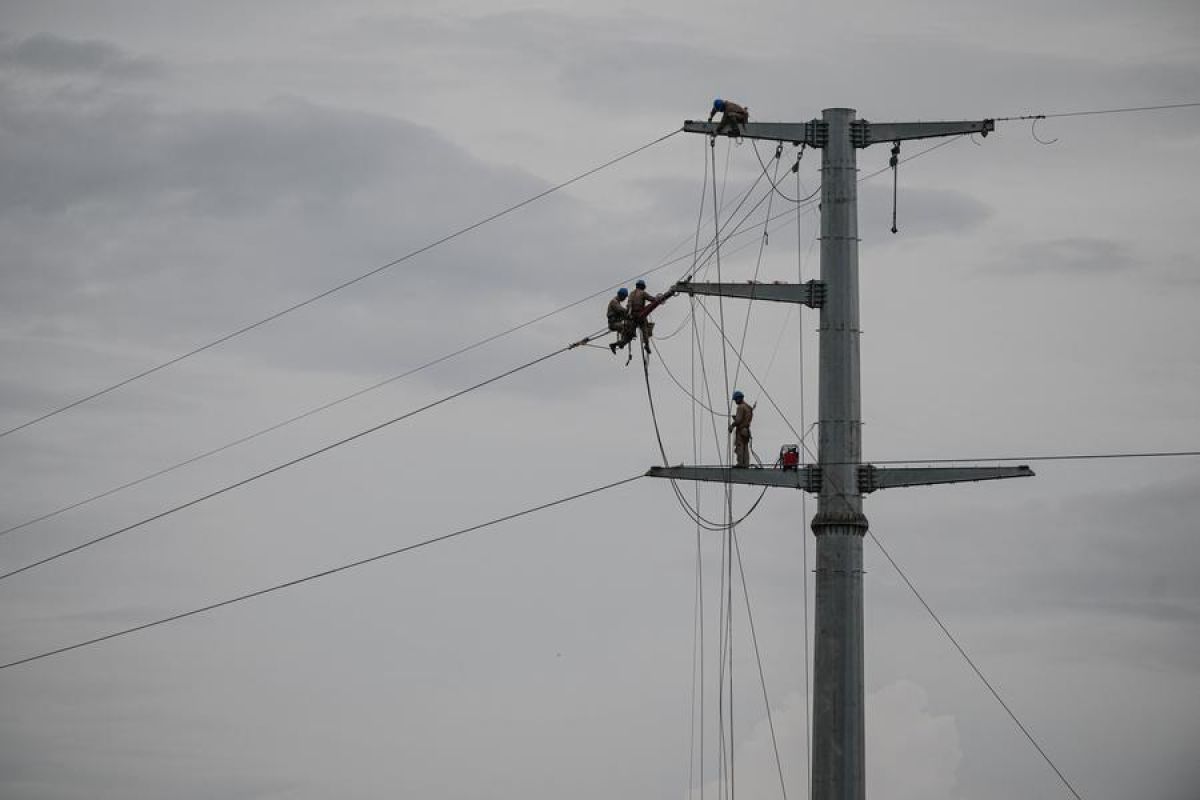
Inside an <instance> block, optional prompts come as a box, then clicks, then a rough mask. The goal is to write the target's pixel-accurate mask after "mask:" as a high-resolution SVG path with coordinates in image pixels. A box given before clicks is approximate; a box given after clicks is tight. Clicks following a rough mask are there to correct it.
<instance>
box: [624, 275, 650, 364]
mask: <svg viewBox="0 0 1200 800" xmlns="http://www.w3.org/2000/svg"><path fill="white" fill-rule="evenodd" d="M654 299H655V298H654V296H653V295H652V294H650V293H649V292H647V291H646V282H645V281H644V280H641V279H639V280H638V282H637V283H636V284H634V288H633V291H632V292H630V293H629V316H631V317H632V318H633V324H634V326H635V327H636V329H637V330H638V332H640V333H641V334H642V346H643V347H644V348H646V352H647V353H649V352H650V337H651V336H652V335H653V334H654V323H653V322H650V321H649V320H648V319H646V312H647V311H648V309H647V306H648V305H649V304H650V302H651V301H652V300H654ZM630 338H632V337H630Z"/></svg>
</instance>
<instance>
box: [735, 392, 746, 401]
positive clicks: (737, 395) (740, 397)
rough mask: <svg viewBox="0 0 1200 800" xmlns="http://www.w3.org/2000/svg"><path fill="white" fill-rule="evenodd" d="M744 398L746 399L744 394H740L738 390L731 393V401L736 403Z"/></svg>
mask: <svg viewBox="0 0 1200 800" xmlns="http://www.w3.org/2000/svg"><path fill="white" fill-rule="evenodd" d="M745 399H746V395H744V394H742V393H741V392H740V391H737V392H734V393H733V402H735V403H737V402H740V401H742V400H745Z"/></svg>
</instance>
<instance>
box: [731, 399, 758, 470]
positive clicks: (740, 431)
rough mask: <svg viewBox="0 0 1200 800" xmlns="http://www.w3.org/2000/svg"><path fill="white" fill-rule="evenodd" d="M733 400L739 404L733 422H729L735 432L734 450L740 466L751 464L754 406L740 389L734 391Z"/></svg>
mask: <svg viewBox="0 0 1200 800" xmlns="http://www.w3.org/2000/svg"><path fill="white" fill-rule="evenodd" d="M733 402H734V405H736V406H737V411H736V412H734V415H733V422H731V423H729V432H730V433H732V434H734V439H733V452H734V454H735V455H736V456H737V464H736V466H739V467H748V466H750V422H751V420H753V419H754V407H753V406H752V405H750V404H749V403H747V402H746V396H745V395H744V394H742V393H741V392H740V391H735V392H734V393H733Z"/></svg>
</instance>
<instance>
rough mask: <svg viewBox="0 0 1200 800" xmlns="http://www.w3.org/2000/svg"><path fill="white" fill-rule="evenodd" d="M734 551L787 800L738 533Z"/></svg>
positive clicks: (781, 791) (735, 536)
mask: <svg viewBox="0 0 1200 800" xmlns="http://www.w3.org/2000/svg"><path fill="white" fill-rule="evenodd" d="M733 551H734V553H735V554H736V555H737V565H738V574H739V575H741V578H742V596H743V597H744V598H745V601H746V621H747V622H748V623H749V624H750V641H751V642H753V644H754V661H755V663H756V664H758V681H759V684H760V685H761V686H762V696H763V706H765V707H766V709H767V727H768V728H769V729H770V731H771V748H772V749H773V750H774V751H775V769H776V771H777V772H778V773H779V791H780V793H781V794H782V795H783V800H787V783H786V782H785V781H784V780H783V760H782V759H781V758H780V757H779V740H778V738H776V736H775V718H774V716H773V715H772V714H771V698H770V695H769V694H768V693H767V675H766V672H764V671H763V664H762V654H761V653H760V652H759V649H758V631H757V630H756V629H755V627H754V610H753V608H752V606H751V605H750V587H749V586H748V585H747V584H746V568H745V566H744V565H743V564H742V546H741V545H740V544H739V543H738V538H737V533H736V532H735V533H734V535H733Z"/></svg>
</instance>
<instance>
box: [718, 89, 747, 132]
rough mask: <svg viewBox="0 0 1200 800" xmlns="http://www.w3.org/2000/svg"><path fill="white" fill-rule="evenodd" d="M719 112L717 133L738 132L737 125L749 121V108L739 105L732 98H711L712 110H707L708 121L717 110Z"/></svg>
mask: <svg viewBox="0 0 1200 800" xmlns="http://www.w3.org/2000/svg"><path fill="white" fill-rule="evenodd" d="M718 111H719V112H720V113H721V122H720V123H719V124H718V125H717V133H725V132H727V131H730V132H732V133H737V132H738V126H739V125H742V124H744V123H746V122H749V121H750V109H749V108H747V107H745V106H740V105H738V104H737V103H735V102H733V101H732V100H722V99H721V98H719V97H718V98H717V99H716V100H713V104H712V111H709V112H708V121H709V122H712V120H713V117H715V116H716V115H717V112H718Z"/></svg>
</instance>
